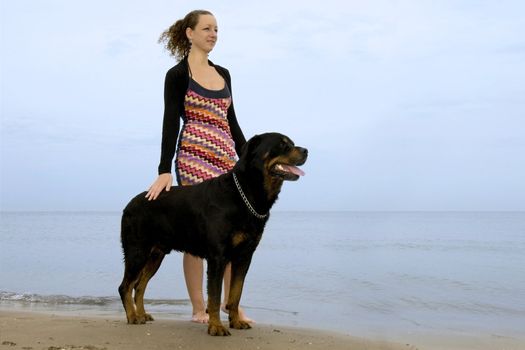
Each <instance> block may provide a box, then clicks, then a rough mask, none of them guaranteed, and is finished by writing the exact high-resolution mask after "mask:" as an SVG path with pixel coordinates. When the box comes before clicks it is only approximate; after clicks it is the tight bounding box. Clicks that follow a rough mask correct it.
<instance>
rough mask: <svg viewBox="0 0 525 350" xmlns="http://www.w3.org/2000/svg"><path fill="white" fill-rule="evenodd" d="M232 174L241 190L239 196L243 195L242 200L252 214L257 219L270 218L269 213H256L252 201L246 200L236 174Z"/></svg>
mask: <svg viewBox="0 0 525 350" xmlns="http://www.w3.org/2000/svg"><path fill="white" fill-rule="evenodd" d="M232 174H233V181H235V185H236V186H237V189H238V190H239V194H240V195H241V197H242V200H243V201H244V203H245V204H246V206H247V207H248V209H249V210H250V212H251V213H252V214H253V216H255V217H256V218H257V219H264V218H266V217H267V216H268V213H266V214H264V215H261V214H259V213H258V212H256V211H255V209H253V207H252V205H251V204H250V201H249V200H248V198H246V195H245V194H244V192H243V190H242V188H241V184H239V181H238V180H237V176H236V175H235V173H234V172H232Z"/></svg>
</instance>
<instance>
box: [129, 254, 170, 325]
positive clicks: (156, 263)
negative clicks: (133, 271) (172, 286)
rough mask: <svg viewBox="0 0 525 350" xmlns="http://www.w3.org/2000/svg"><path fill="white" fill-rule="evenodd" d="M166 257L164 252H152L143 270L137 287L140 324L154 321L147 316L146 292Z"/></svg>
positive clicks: (136, 304)
mask: <svg viewBox="0 0 525 350" xmlns="http://www.w3.org/2000/svg"><path fill="white" fill-rule="evenodd" d="M164 256H165V254H164V253H163V252H162V251H160V250H158V249H154V250H152V252H151V255H150V258H149V260H148V262H147V263H146V266H144V268H143V269H142V272H141V274H140V279H139V281H138V283H137V285H136V286H135V307H136V312H137V319H138V321H139V323H145V322H146V321H153V317H152V316H151V315H150V314H147V313H146V310H145V309H144V293H145V292H146V287H147V285H148V282H149V280H150V279H151V278H152V277H153V276H154V275H155V273H156V272H157V271H158V269H159V267H160V264H161V263H162V260H163V259H164Z"/></svg>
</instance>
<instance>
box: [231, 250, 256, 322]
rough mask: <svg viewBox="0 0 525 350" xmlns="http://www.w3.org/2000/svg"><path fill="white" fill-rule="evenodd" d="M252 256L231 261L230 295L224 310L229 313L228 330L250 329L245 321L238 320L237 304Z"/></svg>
mask: <svg viewBox="0 0 525 350" xmlns="http://www.w3.org/2000/svg"><path fill="white" fill-rule="evenodd" d="M251 260H252V255H251V254H250V255H249V256H248V257H244V258H243V259H238V260H236V261H232V279H231V283H230V295H229V297H228V304H227V305H226V309H227V310H228V313H229V319H230V328H234V329H249V328H252V327H251V326H250V324H249V323H248V322H246V321H242V320H241V319H240V318H239V303H240V301H241V294H242V288H243V286H244V279H245V277H246V274H247V273H248V269H249V267H250V263H251Z"/></svg>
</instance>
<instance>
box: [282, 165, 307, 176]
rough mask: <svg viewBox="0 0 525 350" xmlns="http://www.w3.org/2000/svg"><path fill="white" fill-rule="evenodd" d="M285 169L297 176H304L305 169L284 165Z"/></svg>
mask: <svg viewBox="0 0 525 350" xmlns="http://www.w3.org/2000/svg"><path fill="white" fill-rule="evenodd" d="M282 167H283V169H284V170H286V171H288V172H289V173H292V174H295V175H297V176H304V171H302V170H301V169H299V168H298V167H296V166H293V165H284V164H283V165H282Z"/></svg>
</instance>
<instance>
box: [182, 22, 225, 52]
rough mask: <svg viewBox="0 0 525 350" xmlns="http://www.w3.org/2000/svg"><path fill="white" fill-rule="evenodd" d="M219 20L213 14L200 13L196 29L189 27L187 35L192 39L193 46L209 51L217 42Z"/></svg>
mask: <svg viewBox="0 0 525 350" xmlns="http://www.w3.org/2000/svg"><path fill="white" fill-rule="evenodd" d="M217 32H218V28H217V21H216V20H215V17H213V16H212V15H200V16H199V22H197V25H196V26H195V29H191V28H188V29H187V30H186V35H187V36H188V39H190V40H191V45H192V47H193V46H195V47H196V48H198V49H200V50H202V51H204V52H207V53H209V52H210V51H211V50H213V48H214V47H215V43H216V42H217Z"/></svg>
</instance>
